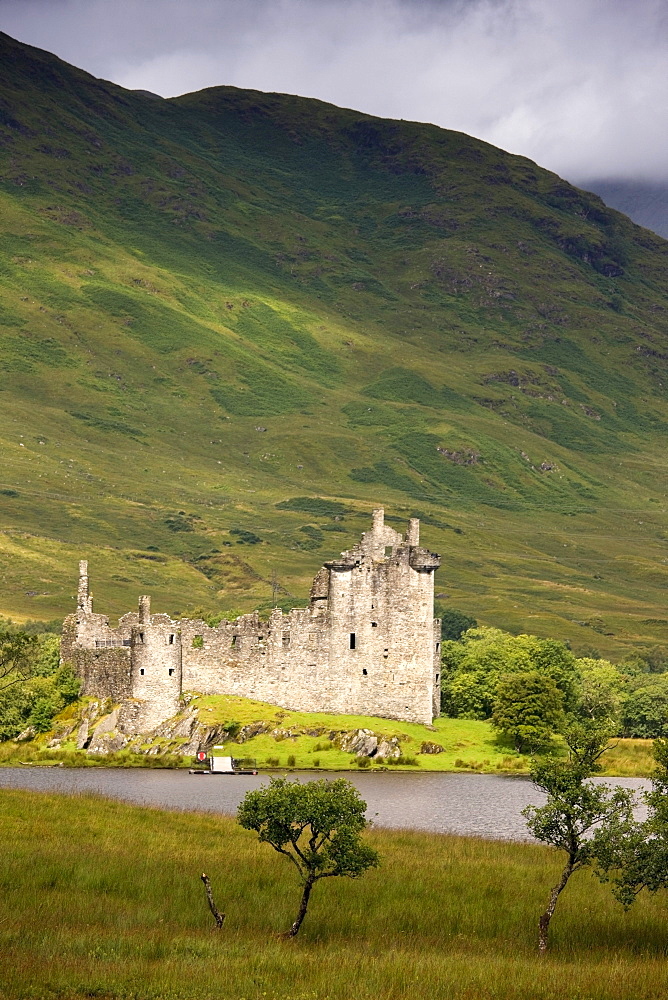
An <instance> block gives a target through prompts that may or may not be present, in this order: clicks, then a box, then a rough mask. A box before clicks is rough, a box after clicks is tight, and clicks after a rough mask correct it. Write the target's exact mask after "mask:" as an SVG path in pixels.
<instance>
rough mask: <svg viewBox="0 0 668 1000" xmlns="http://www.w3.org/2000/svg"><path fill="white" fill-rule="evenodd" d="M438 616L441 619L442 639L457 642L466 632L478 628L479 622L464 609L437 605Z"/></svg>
mask: <svg viewBox="0 0 668 1000" xmlns="http://www.w3.org/2000/svg"><path fill="white" fill-rule="evenodd" d="M435 610H436V617H437V618H440V619H441V639H443V640H445V641H446V642H447V641H448V640H453V641H455V642H457V641H458V640H459V639H461V637H462V635H463V634H464V632H467V631H468V630H469V629H470V628H476V627H477V625H478V622H477V621H476V620H475V618H473V617H472V616H471V615H467V614H466V612H464V611H457V609H456V608H441V607H438V606H437V607H436V609H435Z"/></svg>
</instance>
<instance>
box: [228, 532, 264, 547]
mask: <svg viewBox="0 0 668 1000" xmlns="http://www.w3.org/2000/svg"><path fill="white" fill-rule="evenodd" d="M230 534H231V535H236V536H237V545H257V544H258V543H259V542H261V541H262V539H261V538H260V536H259V535H256V534H255V533H254V532H252V531H246V530H245V529H244V528H230Z"/></svg>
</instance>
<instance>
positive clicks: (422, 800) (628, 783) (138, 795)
mask: <svg viewBox="0 0 668 1000" xmlns="http://www.w3.org/2000/svg"><path fill="white" fill-rule="evenodd" d="M322 776H324V777H327V778H336V777H345V778H347V779H348V780H350V781H352V782H353V784H354V785H355V786H356V787H357V788H358V789H359V792H360V794H361V795H362V797H363V798H364V799H365V801H366V803H367V816H368V818H369V819H370V820H372V821H373V823H375V824H376V825H377V826H379V827H392V828H403V829H413V830H428V831H430V832H433V833H458V834H463V835H465V836H477V837H488V838H493V839H496V838H500V839H504V840H527V839H529V837H528V835H527V832H526V827H525V824H524V819H523V818H522V810H523V809H524V807H525V806H527V805H541V804H542V802H543V801H544V796H543V795H542V794H541V793H540V792H539V791H538V790H537V789H536V788H534V786H533V785H532V784H531V782H530V781H529V780H528V779H527V778H523V777H517V776H510V775H496V774H460V773H453V774H442V773H441V774H434V773H431V774H414V773H410V772H405V771H401V772H382V773H375V774H363V773H357V772H349V771H347V772H345V773H339V774H335V773H332V772H328V773H327V774H324V775H323V774H321V773H317V772H315V773H314V772H313V771H301V772H292V773H291V774H290V777H293V778H294V777H297V778H299V780H300V781H310V780H313V779H314V778H317V777H322ZM597 780H599V781H604V782H605V783H606V784H609V785H621V786H622V787H624V788H632V789H636V790H638V791H640V790H643V789H646V788H648V787H649V782H648V781H645V780H644V779H642V778H604V779H597ZM268 781H269V775H268V774H266V773H263V774H258V775H193V774H189V773H188V772H187V771H186V770H153V769H150V770H149V769H146V770H143V769H140V768H129V769H121V768H102V767H94V768H93V767H89V768H61V767H3V768H0V789H2V788H24V789H29V790H31V791H42V792H64V793H67V794H90V793H93V794H97V795H102V796H104V797H105V798H113V799H121V800H123V801H125V802H130V803H134V804H137V805H150V806H158V807H160V808H164V809H178V810H185V811H189V812H217V813H226V814H228V815H233V814H234V812H235V811H236V808H237V806H238V804H239V802H240V801H241V799H242V798H243V796H244V795H245V794H246V792H247V791H248V790H249V789H251V788H259V787H261V786H262V785H265V784H267V782H268Z"/></svg>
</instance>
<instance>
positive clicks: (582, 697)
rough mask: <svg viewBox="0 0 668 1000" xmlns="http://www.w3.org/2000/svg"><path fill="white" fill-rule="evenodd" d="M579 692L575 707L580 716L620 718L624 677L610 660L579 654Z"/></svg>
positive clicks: (587, 717)
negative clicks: (580, 655)
mask: <svg viewBox="0 0 668 1000" xmlns="http://www.w3.org/2000/svg"><path fill="white" fill-rule="evenodd" d="M576 663H577V666H578V670H579V671H580V694H579V698H578V703H577V706H576V711H577V714H578V715H579V716H580V718H583V719H615V720H618V719H619V713H620V707H621V703H622V689H623V687H624V683H625V677H624V676H623V674H621V673H620V671H619V670H618V669H617V667H615V666H614V665H613V664H612V663H610V661H609V660H601V659H593V658H592V657H580V658H579V659H578V660H576Z"/></svg>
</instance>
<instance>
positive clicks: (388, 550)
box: [385, 545, 392, 559]
mask: <svg viewBox="0 0 668 1000" xmlns="http://www.w3.org/2000/svg"><path fill="white" fill-rule="evenodd" d="M391 555H392V546H391V545H386V546H385V558H386V559H387V558H388V557H389V556H391Z"/></svg>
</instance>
